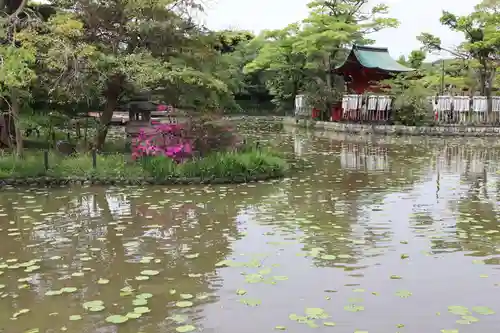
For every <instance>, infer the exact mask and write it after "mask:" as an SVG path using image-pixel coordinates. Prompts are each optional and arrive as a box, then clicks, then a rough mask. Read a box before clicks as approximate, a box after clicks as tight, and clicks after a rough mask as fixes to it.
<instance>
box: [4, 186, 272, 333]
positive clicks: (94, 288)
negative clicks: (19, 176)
mask: <svg viewBox="0 0 500 333" xmlns="http://www.w3.org/2000/svg"><path fill="white" fill-rule="evenodd" d="M272 189H273V186H272V185H265V184H262V185H261V186H257V187H250V186H248V187H247V186H244V185H242V186H239V187H220V188H215V189H214V188H208V187H207V188H199V189H188V188H179V189H178V190H176V191H175V190H174V191H170V193H164V192H163V191H158V190H156V191H155V190H147V191H143V190H142V191H141V190H138V189H127V190H121V191H116V190H112V189H110V190H106V189H105V188H97V187H96V188H92V189H91V192H88V193H83V194H78V193H74V194H69V195H66V196H64V197H63V196H61V198H60V199H56V198H57V196H56V195H55V193H54V192H45V193H44V194H41V195H38V196H37V197H35V198H33V199H32V201H33V202H34V203H33V207H39V208H43V210H42V211H39V212H36V211H33V210H32V209H30V208H27V209H25V210H21V211H16V210H13V209H9V207H10V206H11V205H10V204H11V203H12V202H17V201H16V200H21V199H22V198H23V195H21V194H19V195H17V196H16V194H14V193H12V195H11V196H9V198H13V197H15V198H16V199H6V197H0V198H1V199H0V200H1V201H0V204H1V206H0V207H1V208H3V209H4V211H5V213H6V214H7V217H5V219H6V220H19V223H20V224H19V225H18V226H19V228H20V229H23V228H26V230H25V231H23V235H26V236H28V237H11V236H7V234H6V233H0V240H1V241H2V242H3V243H5V242H10V243H9V245H8V246H7V247H4V246H2V247H1V248H0V257H3V258H8V257H9V256H10V255H9V253H10V252H12V253H14V254H13V255H12V256H14V257H16V258H19V260H21V261H27V260H30V259H34V258H39V259H42V264H41V265H43V272H42V273H41V274H40V275H39V279H38V281H34V282H33V283H34V284H35V285H34V286H33V287H32V288H31V290H28V291H25V292H24V295H23V297H22V298H19V299H17V300H16V302H18V303H19V305H18V306H19V307H28V304H36V305H35V306H34V307H31V309H32V312H34V311H36V312H39V313H43V311H44V308H43V304H45V303H44V302H48V301H49V299H47V298H46V299H45V300H43V301H38V302H35V298H39V299H42V298H44V294H45V292H46V291H48V290H52V289H59V288H61V287H62V286H66V285H68V284H69V285H71V286H75V287H79V291H78V292H77V293H75V294H73V295H72V297H73V298H74V302H75V304H81V303H82V302H84V301H85V300H89V299H92V298H95V295H98V294H99V295H100V296H99V299H103V300H104V301H105V302H109V301H111V302H116V303H120V304H121V303H122V302H123V301H124V299H119V300H118V301H117V299H116V297H117V295H118V294H119V291H118V289H120V288H122V287H124V286H126V285H131V286H133V287H134V288H138V287H140V288H141V290H143V291H146V292H147V291H150V292H152V293H153V294H155V295H157V294H159V297H158V298H153V299H152V300H151V303H150V307H153V308H155V307H156V308H164V307H165V302H168V301H169V300H175V299H177V298H178V296H177V295H170V294H169V292H168V291H169V289H177V290H178V292H184V293H191V294H193V295H196V294H200V293H206V292H210V291H211V290H212V289H214V288H218V287H220V281H218V278H217V274H216V268H215V263H217V262H218V261H221V260H223V259H224V258H225V257H226V256H228V255H229V251H230V242H231V241H232V240H234V239H237V238H238V237H239V231H238V226H237V222H236V218H237V216H238V214H239V212H240V210H241V209H244V208H245V207H246V205H252V204H254V203H255V202H256V201H258V200H260V198H261V197H262V195H265V194H266V193H268V192H269V191H270V190H272ZM48 193H51V194H50V199H47V198H48V197H49V195H48ZM26 206H27V207H31V206H30V205H26ZM141 212H142V214H141ZM22 215H29V216H31V220H24V221H23V219H21V218H20V216H22ZM0 218H2V219H4V218H3V217H0ZM44 219H45V221H44ZM32 221H39V222H41V221H44V222H43V223H38V222H37V223H36V224H35V226H33V225H32V224H31V222H32ZM26 222H30V223H26ZM23 223H24V224H23ZM152 230H156V231H158V233H157V234H158V235H161V236H160V237H151V236H155V233H154V232H151V231H152ZM186 253H199V257H198V258H194V259H187V258H186V257H185V254H186ZM54 256H61V259H58V260H51V259H49V258H51V257H54ZM144 257H152V258H153V260H152V262H151V263H150V264H138V263H137V261H138V260H140V259H142V258H144ZM154 260H158V261H161V262H158V263H156V264H155V263H154ZM144 269H157V270H160V271H161V274H160V275H159V276H158V277H154V278H152V279H151V280H150V281H140V282H139V281H136V280H135V277H136V276H138V275H140V272H141V271H142V270H144ZM74 272H83V273H84V276H83V277H79V278H71V279H70V280H65V278H66V277H70V276H69V275H70V274H71V273H74ZM5 275H6V276H4V278H5V277H7V278H9V284H8V287H7V289H6V290H10V289H11V288H16V286H17V284H18V283H16V280H17V278H19V277H20V276H19V273H16V272H15V271H10V272H6V273H5ZM61 278H64V279H63V280H61ZM99 278H106V279H109V280H110V281H111V283H110V284H109V285H107V286H106V287H104V288H103V287H102V286H99V285H97V284H96V281H97V280H98V279H99ZM64 281H66V282H64ZM209 300H210V299H207V300H205V301H200V302H206V301H209ZM52 301H54V299H52ZM55 301H56V303H57V299H56V300H55ZM26 303H28V304H26ZM56 303H54V304H56ZM196 303H198V301H197V302H196ZM3 304H4V305H5V306H7V305H9V303H8V302H4V303H3ZM11 305H12V306H15V307H16V305H15V304H14V303H11V304H10V305H9V306H11ZM30 306H31V305H30ZM53 306H56V305H53ZM0 310H5V311H2V312H3V313H5V315H10V314H11V311H10V310H7V308H5V309H0ZM160 317H161V318H160V322H158V323H157V324H158V325H165V322H164V321H165V317H167V315H162V316H160ZM18 328H19V327H18V326H16V329H18Z"/></svg>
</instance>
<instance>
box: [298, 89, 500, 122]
mask: <svg viewBox="0 0 500 333" xmlns="http://www.w3.org/2000/svg"><path fill="white" fill-rule="evenodd" d="M428 102H429V112H432V114H429V118H432V119H433V120H434V121H435V122H436V123H438V124H463V125H500V96H493V97H492V106H493V107H492V111H493V112H491V113H488V111H487V110H488V103H487V98H486V97H485V96H473V97H470V96H436V97H429V98H428ZM431 110H432V111H431ZM397 112H398V110H396V109H393V100H392V98H391V97H390V96H386V95H344V96H343V98H342V103H341V105H339V106H337V107H336V108H335V107H334V108H333V109H332V111H331V114H330V115H329V117H326V118H329V120H330V121H349V122H360V123H390V122H392V120H393V119H394V117H393V116H394V114H395V113H397ZM295 115H296V116H299V117H313V118H314V117H316V116H317V113H315V112H314V110H313V109H312V108H310V107H308V106H307V102H306V99H305V97H304V96H303V95H299V96H297V98H296V100H295ZM324 118H325V117H323V119H324Z"/></svg>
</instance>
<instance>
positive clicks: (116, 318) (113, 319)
mask: <svg viewBox="0 0 500 333" xmlns="http://www.w3.org/2000/svg"><path fill="white" fill-rule="evenodd" d="M127 320H128V317H126V316H122V315H112V316H109V317H107V318H106V321H107V322H108V323H112V324H123V323H124V322H126V321H127Z"/></svg>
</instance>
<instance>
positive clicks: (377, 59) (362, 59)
mask: <svg viewBox="0 0 500 333" xmlns="http://www.w3.org/2000/svg"><path fill="white" fill-rule="evenodd" d="M356 62H357V63H359V64H360V65H361V66H363V67H365V68H376V69H380V70H383V71H386V72H393V73H401V72H411V71H414V69H413V68H410V67H406V66H403V65H401V64H400V63H399V62H397V61H396V60H394V59H393V58H392V57H391V55H390V54H389V50H388V49H387V48H385V47H372V46H361V45H354V46H353V47H352V49H351V52H349V55H348V56H347V58H346V60H345V61H344V62H343V63H342V64H341V65H340V66H338V67H337V68H336V69H337V70H339V71H342V69H343V68H345V67H347V66H349V65H352V64H354V63H356Z"/></svg>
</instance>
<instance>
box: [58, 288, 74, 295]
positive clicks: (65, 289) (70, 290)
mask: <svg viewBox="0 0 500 333" xmlns="http://www.w3.org/2000/svg"><path fill="white" fill-rule="evenodd" d="M77 290H78V289H77V288H75V287H64V288H62V289H61V292H63V293H68V294H69V293H74V292H75V291H77Z"/></svg>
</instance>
